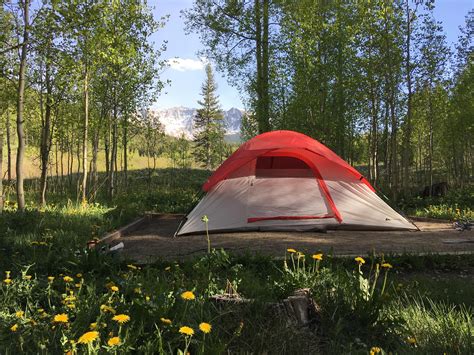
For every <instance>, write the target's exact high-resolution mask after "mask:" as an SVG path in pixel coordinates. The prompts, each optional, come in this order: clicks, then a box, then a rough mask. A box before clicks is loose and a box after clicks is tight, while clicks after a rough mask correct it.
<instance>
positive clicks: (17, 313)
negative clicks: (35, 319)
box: [15, 311, 25, 318]
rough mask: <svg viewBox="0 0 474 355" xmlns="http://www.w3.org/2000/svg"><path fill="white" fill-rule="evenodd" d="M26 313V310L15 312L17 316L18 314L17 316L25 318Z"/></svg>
mask: <svg viewBox="0 0 474 355" xmlns="http://www.w3.org/2000/svg"><path fill="white" fill-rule="evenodd" d="M24 314H25V312H23V311H17V312H16V313H15V316H16V317H17V318H23V315H24Z"/></svg>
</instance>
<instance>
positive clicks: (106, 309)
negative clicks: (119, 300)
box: [100, 304, 116, 314]
mask: <svg viewBox="0 0 474 355" xmlns="http://www.w3.org/2000/svg"><path fill="white" fill-rule="evenodd" d="M100 310H101V311H102V312H104V313H107V312H110V313H112V314H115V313H116V312H115V309H113V308H112V307H109V306H107V305H106V304H102V305H100Z"/></svg>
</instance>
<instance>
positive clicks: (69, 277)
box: [63, 276, 74, 283]
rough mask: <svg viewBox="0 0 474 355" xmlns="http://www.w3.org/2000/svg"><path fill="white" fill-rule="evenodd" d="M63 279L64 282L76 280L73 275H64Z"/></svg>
mask: <svg viewBox="0 0 474 355" xmlns="http://www.w3.org/2000/svg"><path fill="white" fill-rule="evenodd" d="M63 280H64V282H66V283H69V282H73V281H74V279H73V278H72V277H71V276H64V277H63Z"/></svg>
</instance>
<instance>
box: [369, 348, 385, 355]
mask: <svg viewBox="0 0 474 355" xmlns="http://www.w3.org/2000/svg"><path fill="white" fill-rule="evenodd" d="M381 351H382V349H380V348H379V347H378V346H374V347H372V349H370V355H375V354H378V353H380V352H381Z"/></svg>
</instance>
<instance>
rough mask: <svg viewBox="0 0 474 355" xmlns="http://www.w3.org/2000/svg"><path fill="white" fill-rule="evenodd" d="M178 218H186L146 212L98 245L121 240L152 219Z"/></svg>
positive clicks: (171, 214)
mask: <svg viewBox="0 0 474 355" xmlns="http://www.w3.org/2000/svg"><path fill="white" fill-rule="evenodd" d="M176 217H184V214H180V213H176V214H173V213H156V212H145V214H144V216H142V217H139V218H137V219H135V220H133V221H132V222H130V223H128V224H126V225H125V226H123V227H120V228H119V229H116V230H113V231H111V232H108V233H107V234H106V235H104V236H103V237H102V238H100V239H99V241H98V242H97V244H103V243H111V242H113V241H114V240H116V239H119V238H121V237H123V236H125V235H126V234H128V233H130V232H133V231H135V230H137V229H138V228H139V227H141V226H142V225H143V224H146V223H148V222H149V221H150V220H151V219H170V218H173V219H174V218H176Z"/></svg>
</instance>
